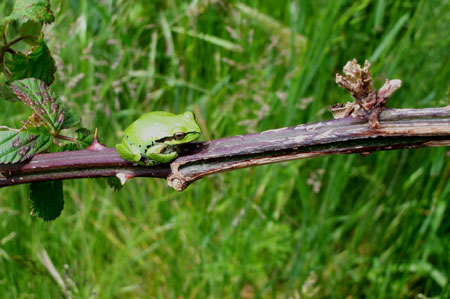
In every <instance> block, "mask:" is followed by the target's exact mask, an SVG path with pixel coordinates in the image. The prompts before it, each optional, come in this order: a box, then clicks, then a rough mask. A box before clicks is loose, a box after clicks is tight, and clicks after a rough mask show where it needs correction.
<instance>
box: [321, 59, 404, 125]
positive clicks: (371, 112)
mask: <svg viewBox="0 0 450 299" xmlns="http://www.w3.org/2000/svg"><path fill="white" fill-rule="evenodd" d="M369 68H370V63H369V61H367V60H366V61H365V63H364V68H361V66H360V65H359V64H358V61H357V60H356V59H353V60H352V61H349V62H347V64H346V65H345V66H344V70H343V72H344V74H345V76H344V75H340V74H336V83H337V84H338V85H339V86H340V87H342V88H344V89H346V90H347V91H348V92H349V93H350V94H351V96H352V97H353V98H354V99H355V102H347V103H346V104H335V105H332V106H329V107H328V109H329V110H330V111H331V113H332V114H333V117H334V118H335V119H337V118H343V117H347V116H353V117H360V118H367V119H368V120H369V125H370V128H371V129H376V128H379V127H380V123H379V122H378V116H379V115H380V113H381V111H382V110H383V109H384V108H386V101H387V99H388V98H390V97H391V96H392V94H393V93H394V92H395V91H396V90H397V89H399V88H400V87H401V85H402V81H401V80H399V79H393V80H386V83H384V85H383V86H382V87H381V88H380V89H379V90H378V91H376V90H375V89H374V87H373V80H372V75H371V74H370V70H369Z"/></svg>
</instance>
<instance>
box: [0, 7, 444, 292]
mask: <svg viewBox="0 0 450 299" xmlns="http://www.w3.org/2000/svg"><path fill="white" fill-rule="evenodd" d="M12 7H13V2H12V1H2V2H1V3H0V16H4V15H7V14H9V13H10V12H11V10H12ZM52 9H53V11H54V13H55V17H56V20H55V22H54V23H52V24H51V25H47V26H46V29H45V30H46V32H45V36H46V42H47V45H48V47H49V49H50V51H51V52H52V55H53V56H54V58H55V61H56V66H57V73H56V75H55V81H54V83H53V85H52V88H53V89H54V90H55V91H56V92H57V93H58V94H60V95H63V99H62V101H63V102H64V103H65V104H66V105H68V106H70V107H71V108H72V109H74V111H76V112H78V113H79V114H80V115H82V116H83V120H82V121H83V124H84V126H85V127H88V128H96V127H98V128H99V135H100V136H101V137H102V138H103V141H104V143H105V144H107V145H108V146H113V145H114V144H115V143H116V142H118V141H119V139H120V137H121V133H122V130H123V129H124V128H125V127H126V126H127V125H128V124H129V123H131V122H132V121H133V120H134V119H136V118H137V117H138V116H139V115H140V114H141V113H142V112H143V111H151V110H169V111H172V112H183V111H185V110H192V111H194V112H195V113H196V115H197V118H198V120H199V122H200V123H201V126H202V130H203V131H204V134H203V138H204V139H212V138H219V137H224V136H229V135H235V134H242V133H247V132H255V131H261V130H266V129H271V128H277V127H281V126H286V125H295V124H299V123H305V122H312V121H319V120H325V119H330V118H331V115H330V114H329V113H328V112H327V111H326V106H327V105H330V104H334V103H336V102H339V101H340V102H344V101H347V100H348V95H346V94H345V92H344V91H343V90H341V89H339V88H338V87H337V86H336V84H335V83H334V74H335V73H336V72H339V71H341V69H342V66H343V65H344V64H345V62H346V61H347V60H351V59H353V58H355V57H356V58H357V59H358V60H359V61H360V62H362V61H363V60H364V59H366V58H368V59H369V60H370V61H371V62H372V65H373V67H372V73H373V75H374V77H375V78H376V80H377V81H376V84H377V85H376V86H377V87H379V86H380V85H381V83H382V82H383V81H384V80H385V79H386V78H391V79H392V78H401V79H402V80H403V87H402V88H401V89H400V90H399V91H398V92H397V93H396V94H395V96H394V97H393V98H392V99H390V102H389V103H388V105H389V106H391V107H415V108H422V107H432V106H443V105H448V104H449V94H448V92H449V81H448V80H449V78H450V59H449V54H448V53H449V51H448V49H449V48H450V30H449V29H448V24H449V22H450V13H449V11H450V3H449V1H448V0H443V1H437V0H422V1H413V0H411V1H385V0H378V1H369V0H363V1H344V0H336V1H306V0H304V1H302V0H299V1H257V0H248V1H240V2H239V1H221V0H211V1H207V0H192V1H178V0H170V1H123V0H122V1H121V0H116V1H113V0H109V1H108V0H103V1H92V0H80V1H74V0H73V1H52ZM305 41H306V42H305ZM29 114H30V111H24V109H23V106H22V104H20V103H10V102H5V101H0V117H1V119H2V124H4V125H9V126H12V127H20V125H21V124H20V120H21V119H25V118H26V117H27V116H28V115H29ZM449 155H450V154H449V149H448V148H436V149H421V150H411V151H393V152H380V153H375V154H371V155H370V156H368V157H365V158H363V157H361V156H356V155H353V156H333V157H323V158H316V159H311V160H301V161H293V162H289V163H283V164H274V165H269V166H262V167H257V168H252V169H244V170H239V171H233V172H230V173H226V174H222V175H217V176H213V177H209V178H206V179H203V180H201V181H199V182H196V183H195V184H194V185H192V186H191V187H189V189H188V190H187V191H185V192H183V193H176V192H175V191H173V190H171V189H168V188H167V187H166V186H165V182H164V181H161V180H153V179H134V180H132V181H130V182H129V183H127V185H126V186H125V187H124V188H123V190H122V191H121V192H119V193H115V192H114V191H112V190H111V189H110V188H108V187H107V186H106V183H104V181H102V180H77V181H72V182H66V183H65V184H64V195H65V198H66V202H65V209H64V211H63V213H62V216H61V217H60V218H58V219H57V220H56V221H54V222H51V223H44V222H43V221H41V220H38V219H37V218H35V217H30V216H29V215H28V212H27V211H30V209H31V207H30V203H29V201H28V199H27V198H28V196H29V194H28V190H27V188H26V187H25V186H15V187H10V188H3V189H0V294H2V296H5V298H14V297H20V298H46V297H59V296H62V295H65V296H73V297H80V298H85V297H101V298H110V297H119V298H122V297H123V298H128V297H130V296H131V297H148V296H154V297H179V296H181V297H189V298H195V297H200V298H202V297H205V296H211V297H229V296H235V297H245V298H251V297H253V296H256V297H285V296H287V297H291V296H292V297H294V298H298V297H302V298H305V297H339V298H341V297H344V296H347V295H352V296H353V297H355V298H357V297H364V296H367V297H372V298H380V297H388V298H392V297H416V296H422V295H420V294H423V295H425V296H428V297H439V296H442V297H445V296H449V294H450V287H449V285H448V281H449V272H448V269H450V260H449V255H448V252H450V224H449V222H448V220H447V219H448V218H449V215H450V213H449V207H448V204H449V198H450V183H449V177H450V163H449Z"/></svg>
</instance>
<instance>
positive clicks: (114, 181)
mask: <svg viewBox="0 0 450 299" xmlns="http://www.w3.org/2000/svg"><path fill="white" fill-rule="evenodd" d="M105 180H106V183H108V186H109V187H111V188H112V189H113V190H114V191H120V189H122V187H123V185H122V183H121V182H120V180H119V179H118V178H116V177H107V178H105Z"/></svg>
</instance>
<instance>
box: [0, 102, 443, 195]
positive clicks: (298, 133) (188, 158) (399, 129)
mask: <svg viewBox="0 0 450 299" xmlns="http://www.w3.org/2000/svg"><path fill="white" fill-rule="evenodd" d="M368 117H369V116H366V117H362V118H358V117H356V118H355V117H351V116H349V117H345V118H340V119H335V120H329V121H323V122H317V123H312V124H305V125H298V126H294V127H288V128H281V129H275V130H269V131H264V132H260V133H254V134H248V135H238V136H232V137H227V138H221V139H216V140H211V141H206V142H199V143H192V144H187V145H184V146H183V147H182V148H181V149H180V150H181V154H180V157H178V158H177V159H176V160H174V161H173V162H172V163H170V164H161V165H156V166H153V167H143V166H138V165H135V164H133V163H131V162H128V161H125V160H123V159H121V158H120V157H119V155H118V154H117V152H116V151H115V150H114V149H112V148H106V147H102V146H98V144H97V145H96V146H95V147H92V149H86V150H80V151H72V152H62V153H50V154H40V155H36V156H34V157H33V158H32V159H31V160H30V161H29V162H26V163H18V164H6V165H0V187H5V186H11V185H16V184H24V183H31V182H40V181H46V180H61V179H75V178H92V177H109V176H117V177H119V178H121V179H122V180H126V179H129V178H132V177H156V178H165V179H167V181H168V184H169V185H170V186H172V187H173V188H175V189H176V190H178V191H181V190H184V189H185V188H186V187H187V186H188V185H189V184H190V183H192V182H194V181H196V180H198V179H200V178H202V177H204V176H207V175H211V174H215V173H219V172H224V171H229V170H234V169H239V168H245V167H252V166H257V165H262V164H269V163H276V162H282V161H289V160H294V159H304V158H312V157H317V156H324V155H333V154H351V153H360V154H363V155H366V154H369V153H371V152H374V151H380V150H391V149H407V148H419V147H430V146H449V145H450V106H447V107H443V108H428V109H387V110H383V111H382V112H381V114H380V116H379V119H378V120H379V127H377V128H375V129H371V128H370V126H369V122H368Z"/></svg>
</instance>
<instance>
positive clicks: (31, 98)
mask: <svg viewBox="0 0 450 299" xmlns="http://www.w3.org/2000/svg"><path fill="white" fill-rule="evenodd" d="M11 88H12V89H13V91H14V93H15V94H16V95H17V97H18V98H19V99H20V100H21V101H22V102H24V103H25V104H26V105H28V106H29V107H30V108H31V109H33V111H34V112H35V113H36V114H37V115H38V116H39V117H40V119H41V120H42V121H44V122H45V124H46V125H47V127H48V130H49V131H50V133H52V134H56V133H57V132H58V131H59V130H60V129H61V127H62V125H63V123H64V119H65V113H66V112H65V111H66V109H64V108H63V105H62V103H61V102H60V100H59V98H58V97H57V96H56V95H55V94H54V93H53V92H52V91H51V90H50V89H49V88H48V87H47V85H45V83H44V82H42V81H40V80H37V79H34V78H29V79H23V80H20V81H14V82H13V83H12V84H11Z"/></svg>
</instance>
